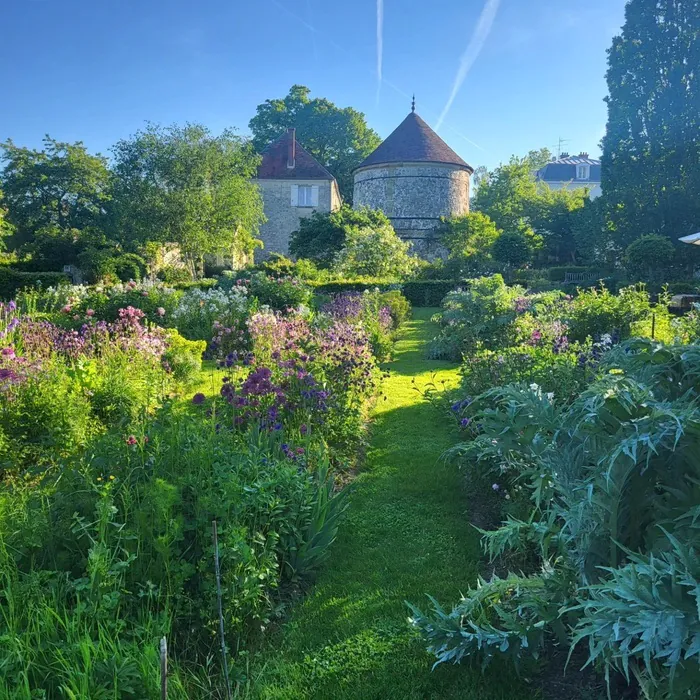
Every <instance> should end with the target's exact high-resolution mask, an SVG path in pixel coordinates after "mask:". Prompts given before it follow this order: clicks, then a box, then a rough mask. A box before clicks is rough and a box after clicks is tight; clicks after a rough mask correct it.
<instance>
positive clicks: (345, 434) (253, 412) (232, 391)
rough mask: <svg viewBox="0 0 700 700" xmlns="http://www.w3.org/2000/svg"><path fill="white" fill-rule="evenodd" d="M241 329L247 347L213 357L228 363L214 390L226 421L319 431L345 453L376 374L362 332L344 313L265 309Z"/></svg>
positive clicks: (360, 422)
mask: <svg viewBox="0 0 700 700" xmlns="http://www.w3.org/2000/svg"><path fill="white" fill-rule="evenodd" d="M248 333H249V334H250V339H251V346H250V351H240V352H239V351H233V352H231V353H229V354H228V355H227V356H226V357H225V358H224V359H222V360H221V361H220V365H221V366H222V367H223V368H225V369H228V370H229V371H228V373H227V374H226V376H225V377H224V378H223V386H222V388H221V392H220V395H221V399H222V400H223V401H224V402H225V405H226V416H227V420H229V421H230V424H231V425H232V426H233V427H234V428H236V429H241V428H245V427H247V426H249V425H251V424H256V425H259V426H261V427H262V428H263V429H265V430H272V431H281V430H284V431H285V434H288V435H296V436H306V435H309V434H310V433H317V432H319V433H322V434H323V436H324V438H325V440H326V441H327V442H328V443H329V445H331V446H332V447H333V448H334V450H335V451H339V452H340V453H342V454H344V455H349V454H351V453H352V451H353V450H354V448H355V446H356V444H357V441H358V439H359V437H360V436H361V434H362V426H363V423H364V418H365V407H366V402H367V399H368V398H370V397H371V396H372V395H373V394H374V392H375V389H376V386H377V380H378V373H377V367H376V362H375V359H374V357H373V355H372V351H371V346H370V342H369V339H368V337H367V334H366V333H364V332H363V331H362V329H361V328H359V327H357V326H354V325H352V324H350V323H348V322H345V321H339V320H331V321H330V322H329V323H320V324H317V323H312V321H311V320H310V319H309V318H308V317H307V316H303V315H301V314H289V315H286V316H283V315H281V314H279V312H278V313H273V312H272V311H262V312H258V313H255V314H253V315H252V316H251V318H250V319H249V321H248ZM195 403H196V402H195Z"/></svg>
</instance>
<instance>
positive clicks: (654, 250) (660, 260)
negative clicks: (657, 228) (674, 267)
mask: <svg viewBox="0 0 700 700" xmlns="http://www.w3.org/2000/svg"><path fill="white" fill-rule="evenodd" d="M675 252H676V248H675V246H674V245H673V243H671V241H670V240H669V239H668V238H667V237H666V236H659V235H658V234H653V233H650V234H647V235H646V236H641V237H640V238H638V239H637V240H636V241H633V242H632V243H630V244H629V245H628V246H627V250H625V263H626V265H627V268H628V269H629V271H630V272H631V273H632V274H635V275H639V276H640V277H642V278H643V279H647V280H655V279H657V278H658V277H659V276H660V275H661V274H662V273H663V272H664V268H665V267H666V266H668V265H670V264H671V262H672V261H673V258H674V256H675Z"/></svg>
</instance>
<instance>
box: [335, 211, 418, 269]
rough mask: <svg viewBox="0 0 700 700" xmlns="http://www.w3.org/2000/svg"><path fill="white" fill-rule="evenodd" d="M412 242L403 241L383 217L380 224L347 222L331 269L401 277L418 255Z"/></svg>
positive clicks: (415, 263) (412, 264) (412, 265)
mask: <svg viewBox="0 0 700 700" xmlns="http://www.w3.org/2000/svg"><path fill="white" fill-rule="evenodd" d="M410 248H411V244H410V243H406V242H404V241H402V240H401V239H400V238H399V237H398V236H397V235H396V231H394V227H393V226H392V225H391V223H390V221H389V220H388V219H386V221H385V222H384V223H382V224H381V225H375V226H350V227H349V229H348V230H347V233H346V236H345V244H344V245H343V248H342V250H341V251H340V252H339V253H338V254H337V256H336V259H335V262H334V264H333V269H334V270H335V271H336V272H337V273H339V274H341V275H343V276H345V277H357V276H369V277H395V278H403V277H406V276H407V275H409V274H410V273H411V272H412V271H413V270H415V268H416V265H417V263H418V259H417V258H416V257H414V256H412V255H411V254H410V252H409V251H410Z"/></svg>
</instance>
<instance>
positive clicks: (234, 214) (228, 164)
mask: <svg viewBox="0 0 700 700" xmlns="http://www.w3.org/2000/svg"><path fill="white" fill-rule="evenodd" d="M113 153H114V208H113V213H114V227H115V232H116V233H117V234H118V235H119V236H120V237H121V239H122V240H123V241H124V242H126V243H130V244H132V245H133V244H135V243H145V242H147V241H162V242H174V243H177V244H179V246H180V248H181V250H182V253H183V255H184V256H185V258H186V259H187V260H188V262H189V263H190V265H191V267H192V268H193V269H194V267H195V265H196V264H197V263H198V262H199V261H201V259H202V257H203V256H204V255H205V254H207V253H229V254H232V255H234V256H240V255H249V254H250V253H252V251H253V249H254V247H255V246H256V245H257V244H258V241H257V239H256V235H257V232H258V228H259V225H260V223H261V222H262V221H263V220H264V215H263V206H262V199H261V197H260V193H259V191H258V188H257V187H256V186H255V184H253V183H252V182H251V178H253V177H254V176H255V173H256V169H257V166H258V163H259V156H257V155H256V154H255V152H254V150H253V148H252V146H251V145H250V144H249V143H247V142H245V141H244V140H243V139H241V138H240V137H238V136H236V135H235V134H234V133H233V132H232V131H229V130H226V131H224V132H223V133H222V134H221V135H219V136H213V135H212V134H211V133H210V132H209V130H208V129H207V128H206V127H204V126H201V125H199V124H186V125H185V126H182V127H181V126H170V127H160V126H154V125H149V126H148V127H147V128H146V129H145V130H143V131H139V132H137V133H136V134H135V135H134V136H132V137H131V138H129V139H125V140H122V141H119V142H118V143H117V144H116V146H115V147H114V149H113Z"/></svg>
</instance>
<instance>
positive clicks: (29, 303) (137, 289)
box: [18, 280, 182, 326]
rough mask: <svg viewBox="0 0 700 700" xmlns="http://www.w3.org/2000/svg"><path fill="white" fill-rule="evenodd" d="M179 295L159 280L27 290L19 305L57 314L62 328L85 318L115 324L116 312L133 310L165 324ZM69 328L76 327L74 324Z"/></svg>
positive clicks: (81, 321)
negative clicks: (127, 308)
mask: <svg viewBox="0 0 700 700" xmlns="http://www.w3.org/2000/svg"><path fill="white" fill-rule="evenodd" d="M181 294H182V293H181V292H178V291H176V290H174V289H172V288H171V287H168V286H167V285H164V284H163V283H162V282H159V281H150V280H144V281H142V282H133V281H132V282H126V283H120V284H113V285H101V284H98V285H95V286H91V287H88V286H84V285H66V286H61V287H50V288H48V289H47V290H45V291H43V292H34V291H30V292H28V293H25V294H23V295H21V296H20V298H19V299H18V302H19V303H20V305H21V306H22V307H23V308H24V309H25V310H27V311H30V312H31V311H34V310H36V311H39V312H46V313H50V314H57V315H58V317H59V318H57V319H55V320H57V321H59V320H60V321H61V323H62V325H71V322H72V321H73V322H78V323H83V322H84V321H85V320H86V319H90V318H93V319H96V320H101V321H115V320H116V319H117V318H118V317H119V310H120V309H123V308H126V307H129V306H131V307H133V308H136V309H139V310H141V311H142V312H143V313H144V317H145V318H147V319H148V320H149V321H150V322H151V323H157V324H158V325H161V326H162V325H165V324H166V323H167V322H168V319H169V317H170V315H171V314H172V312H173V310H174V309H175V306H176V304H177V302H178V299H179V298H180V296H181ZM72 325H75V323H73V324H72Z"/></svg>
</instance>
